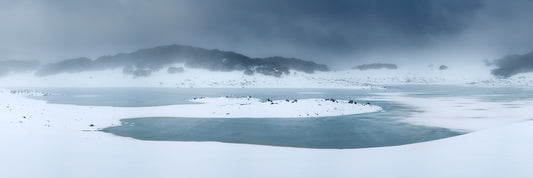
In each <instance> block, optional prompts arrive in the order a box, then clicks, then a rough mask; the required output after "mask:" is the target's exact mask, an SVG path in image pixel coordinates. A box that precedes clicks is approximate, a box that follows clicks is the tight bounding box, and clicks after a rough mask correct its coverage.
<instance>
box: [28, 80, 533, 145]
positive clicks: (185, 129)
mask: <svg viewBox="0 0 533 178" xmlns="http://www.w3.org/2000/svg"><path fill="white" fill-rule="evenodd" d="M40 90H43V91H46V92H50V93H54V94H59V95H56V96H45V97H34V98H37V99H42V100H46V101H48V102H51V103H61V104H76V105H99V106H116V107H126V106H127V107H141V106H160V105H170V104H187V103H190V102H189V101H188V100H189V99H191V98H193V97H200V96H205V97H218V96H252V97H257V98H263V99H267V98H270V99H303V98H335V99H346V100H356V101H357V102H368V101H365V100H364V98H366V97H372V96H374V94H373V93H387V92H401V93H407V94H408V95H410V96H413V97H452V96H453V97H457V96H460V97H475V98H479V99H483V100H487V101H515V100H522V99H528V98H533V92H531V91H532V90H530V89H520V88H481V87H471V86H428V85H405V86H392V87H389V89H387V90H350V89H196V88H195V89H190V88H84V89H79V88H45V89H40ZM371 103H372V104H374V105H379V106H381V107H383V108H384V111H385V112H377V113H366V114H359V115H349V116H337V117H322V118H227V119H220V118H130V119H123V120H121V122H122V125H121V126H115V127H109V128H105V129H103V130H102V131H104V132H109V133H112V134H115V135H119V136H125V137H132V138H136V139H142V140H166V141H218V142H231V143H247V144H260V145H274V146H291V147H305V148H366V147H377V146H392V145H401V144H409V143H416V142H423V141H429V140H435V139H441V138H446V137H451V136H456V135H460V134H463V133H462V132H458V131H452V130H448V129H444V128H434V127H423V126H414V125H410V124H406V123H401V122H397V118H406V117H409V115H411V114H412V113H414V112H422V111H419V110H417V109H416V108H411V107H409V106H406V105H401V104H398V103H394V102H388V101H371Z"/></svg>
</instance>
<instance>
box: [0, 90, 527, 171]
mask: <svg viewBox="0 0 533 178" xmlns="http://www.w3.org/2000/svg"><path fill="white" fill-rule="evenodd" d="M374 99H376V100H391V101H397V102H403V103H406V104H414V105H415V106H416V107H418V108H420V109H421V110H423V111H424V112H420V113H415V114H414V115H413V116H412V117H410V119H408V120H406V122H412V123H415V124H424V125H432V126H442V127H449V128H453V129H465V130H480V131H477V132H473V133H470V134H465V135H461V136H457V137H452V138H447V139H442V140H435V141H430V142H425V143H417V144H410V145H402V146H393V147H380V148H367V149H347V150H336V149H304V148H288V147H271V146H259V145H246V144H230V143H216V142H167V141H142V140H135V139H131V138H125V137H118V136H114V135H111V134H108V133H103V132H97V131H94V130H95V129H97V128H100V127H105V126H109V125H115V124H119V122H118V120H117V119H119V118H129V117H154V116H167V117H168V116H181V117H194V116H197V117H238V116H243V117H244V116H257V117H264V116H265V115H268V116H269V117H275V116H279V117H288V116H296V114H301V113H310V112H309V111H313V112H319V114H320V115H321V116H324V115H328V114H331V115H339V114H341V113H344V114H350V112H352V113H359V112H361V111H360V110H358V109H360V108H366V109H365V111H369V112H370V111H378V110H379V107H376V106H362V105H354V104H348V103H346V101H339V103H337V102H331V101H324V100H320V99H306V100H298V102H297V103H292V102H287V101H284V100H281V101H272V102H271V103H278V104H271V103H268V102H265V103H262V102H260V101H259V100H257V99H253V98H197V99H196V100H194V101H197V102H202V103H204V104H191V105H180V106H158V107H137V108H120V107H93V106H73V105H61V104H48V103H46V102H44V101H38V100H32V99H28V98H25V97H23V96H19V95H14V94H11V93H10V92H9V91H7V90H2V92H1V93H0V113H1V115H0V116H1V118H0V127H1V128H0V130H2V134H0V143H1V146H0V158H1V161H0V177H532V176H533V171H532V170H531V167H533V161H532V160H533V154H530V151H531V150H533V144H531V143H530V140H532V139H533V122H532V121H529V120H531V119H532V117H533V113H531V111H528V109H527V108H531V107H530V106H531V102H526V101H524V102H512V103H505V102H500V103H489V102H484V101H480V100H475V99H468V98H427V99H420V98H411V97H408V96H406V95H402V94H389V95H381V96H379V97H376V98H374ZM299 106H302V107H301V108H300V109H303V110H298V109H294V111H292V110H293V109H292V108H297V107H299ZM304 106H306V107H304ZM311 106H312V107H311ZM459 106H460V107H459ZM506 106H508V107H507V108H506ZM246 107H249V109H250V110H256V109H257V108H261V109H259V110H264V109H265V110H268V109H266V108H269V107H270V108H273V109H272V111H269V112H266V111H265V112H257V113H256V112H253V115H251V112H249V111H247V109H244V108H246ZM334 108H337V110H335V109H334ZM481 109H486V110H481ZM341 110H342V112H341ZM228 111H229V112H228ZM281 111H283V112H281ZM328 111H329V112H328ZM213 112H214V113H213ZM227 113H229V116H228V115H227ZM312 115H313V113H312V112H311V113H310V116H312ZM474 116H475V117H476V118H473V117H474ZM470 117H472V118H470ZM424 118H426V119H427V118H429V120H424ZM90 124H94V126H93V127H91V126H90Z"/></svg>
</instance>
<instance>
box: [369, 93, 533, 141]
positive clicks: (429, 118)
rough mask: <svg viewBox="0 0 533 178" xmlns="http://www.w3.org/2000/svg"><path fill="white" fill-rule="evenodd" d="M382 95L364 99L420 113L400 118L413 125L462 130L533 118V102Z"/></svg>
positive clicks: (472, 129) (496, 125) (494, 126)
mask: <svg viewBox="0 0 533 178" xmlns="http://www.w3.org/2000/svg"><path fill="white" fill-rule="evenodd" d="M376 94H378V95H381V97H374V98H365V100H370V101H371V100H382V101H394V102H398V103H402V104H405V105H408V106H411V107H415V108H416V109H417V110H419V111H420V112H414V113H411V115H410V116H409V117H407V118H402V119H401V121H403V122H407V123H410V124H414V125H423V126H430V127H443V128H449V129H453V130H459V131H467V132H469V131H479V130H483V129H489V128H496V127H499V126H502V125H508V124H512V123H517V122H523V121H527V120H530V119H533V110H532V109H531V106H533V101H531V100H522V101H511V102H489V101H485V100H482V99H479V98H478V97H476V98H474V97H432V98H416V97H408V96H407V95H406V94H403V93H376Z"/></svg>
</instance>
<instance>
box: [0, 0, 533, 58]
mask: <svg viewBox="0 0 533 178" xmlns="http://www.w3.org/2000/svg"><path fill="white" fill-rule="evenodd" d="M532 5H533V2H530V1H525V0H511V1H498V0H485V1H481V0H401V1H400V0H224V1H221V0H157V1H146V0H92V1H83V0H73V1H60V0H48V1H44V0H42V1H41V0H29V1H16V0H4V1H2V2H0V24H2V28H0V39H1V41H0V59H28V58H31V59H33V58H37V59H42V60H48V61H51V60H53V61H58V60H60V59H66V58H76V57H80V56H87V57H90V58H96V57H98V56H101V55H112V54H116V53H117V52H132V51H135V50H137V49H143V48H150V47H155V46H160V45H168V44H184V45H192V46H198V47H204V48H208V49H214V48H218V49H221V50H228V51H236V52H239V53H242V54H245V55H248V56H251V57H265V56H276V55H280V56H286V57H296V58H302V59H307V60H314V61H317V62H326V63H337V62H342V60H360V59H361V58H362V57H361V55H362V54H368V56H370V57H367V58H369V59H371V60H372V59H376V58H398V59H400V60H411V58H414V57H412V56H409V55H410V54H412V53H413V52H418V51H428V52H427V54H426V53H423V54H422V55H421V56H420V57H418V58H423V59H425V58H433V57H436V56H437V57H438V56H442V54H452V53H457V54H460V55H465V54H467V53H471V52H472V51H475V53H487V52H491V51H498V53H497V55H501V53H516V52H519V50H518V49H520V50H524V49H525V48H530V49H531V48H533V44H532V41H533V40H531V39H532V36H533V35H531V34H530V33H529V32H528V31H532V28H533V27H532V25H529V24H531V23H528V21H530V19H529V18H528V17H530V16H531V15H532V13H531V12H533V9H532V8H533V6H532ZM433 48H437V49H433ZM522 48H524V49H522ZM530 49H529V50H530ZM517 50H518V51H517ZM500 51H501V52H500ZM429 53H435V54H429ZM472 53H474V52H472ZM495 53H496V52H495ZM354 54H356V55H355V56H353V55H354ZM383 54H390V55H389V56H393V57H389V56H383ZM404 54H405V55H404ZM402 55H404V56H402ZM474 56H475V55H474ZM478 57H479V56H478ZM477 60H481V59H477ZM367 62H368V61H367ZM372 62H389V61H372ZM390 62H396V61H390Z"/></svg>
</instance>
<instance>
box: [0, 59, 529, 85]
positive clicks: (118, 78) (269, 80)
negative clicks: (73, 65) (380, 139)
mask: <svg viewBox="0 0 533 178" xmlns="http://www.w3.org/2000/svg"><path fill="white" fill-rule="evenodd" d="M174 67H183V66H180V65H179V64H177V65H176V66H174ZM448 67H449V68H448V69H446V70H439V69H438V68H437V67H436V66H424V65H422V64H421V65H410V66H404V65H400V66H399V68H398V69H396V70H388V69H380V70H363V71H361V70H338V71H330V72H315V73H313V74H308V73H303V72H296V71H292V72H291V73H290V74H288V75H284V76H282V77H279V78H277V77H272V76H265V75H260V74H256V75H251V76H249V75H244V74H243V72H242V71H232V72H221V71H209V70H205V69H191V68H186V67H184V68H185V70H184V72H183V73H177V74H169V73H167V72H166V71H164V70H161V71H159V72H153V73H152V74H151V76H149V77H133V76H131V75H124V74H123V72H122V70H119V69H117V70H104V71H91V72H79V73H62V74H57V75H51V76H45V77H37V76H35V75H34V74H32V73H20V74H13V75H8V76H3V77H0V87H15V88H18V87H172V88H176V87H177V88H345V89H384V88H386V87H385V86H387V85H403V84H453V85H458V84H461V85H476V86H495V87H502V86H504V87H508V86H511V87H532V86H533V73H522V74H517V75H515V76H512V77H510V78H499V77H496V76H493V75H492V74H490V70H491V68H490V67H487V66H484V65H482V64H479V65H477V66H476V65H468V66H466V67H465V66H461V65H450V66H448Z"/></svg>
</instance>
